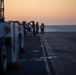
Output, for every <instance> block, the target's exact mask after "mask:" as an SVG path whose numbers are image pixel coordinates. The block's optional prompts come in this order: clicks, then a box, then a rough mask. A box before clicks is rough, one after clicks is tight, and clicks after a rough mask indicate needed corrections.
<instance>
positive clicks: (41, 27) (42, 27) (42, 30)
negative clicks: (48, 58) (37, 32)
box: [40, 23, 45, 34]
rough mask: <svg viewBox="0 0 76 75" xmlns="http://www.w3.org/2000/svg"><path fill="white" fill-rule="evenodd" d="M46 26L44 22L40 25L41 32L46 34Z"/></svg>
mask: <svg viewBox="0 0 76 75" xmlns="http://www.w3.org/2000/svg"><path fill="white" fill-rule="evenodd" d="M44 28H45V26H44V23H41V25H40V29H41V34H44Z"/></svg>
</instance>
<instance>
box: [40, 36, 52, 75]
mask: <svg viewBox="0 0 76 75" xmlns="http://www.w3.org/2000/svg"><path fill="white" fill-rule="evenodd" d="M40 41H41V46H42V51H43V56H44V57H43V58H44V62H45V67H46V71H47V74H48V75H51V72H50V68H49V64H48V61H47V57H46V54H45V49H44V45H43V41H42V37H41V36H40Z"/></svg>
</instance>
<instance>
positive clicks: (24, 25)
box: [22, 21, 27, 35]
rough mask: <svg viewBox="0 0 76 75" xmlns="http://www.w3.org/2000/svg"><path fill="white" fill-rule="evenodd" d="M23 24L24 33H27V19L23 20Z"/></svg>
mask: <svg viewBox="0 0 76 75" xmlns="http://www.w3.org/2000/svg"><path fill="white" fill-rule="evenodd" d="M22 25H23V28H24V35H26V34H27V32H26V27H27V23H26V21H23V22H22Z"/></svg>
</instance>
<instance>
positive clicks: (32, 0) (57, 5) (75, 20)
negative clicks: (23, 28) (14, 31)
mask: <svg viewBox="0 0 76 75" xmlns="http://www.w3.org/2000/svg"><path fill="white" fill-rule="evenodd" d="M5 20H6V21H8V20H19V21H23V20H26V21H31V20H34V21H39V22H40V23H41V22H44V23H45V24H50V25H51V24H76V0H5Z"/></svg>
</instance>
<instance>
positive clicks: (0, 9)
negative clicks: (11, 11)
mask: <svg viewBox="0 0 76 75" xmlns="http://www.w3.org/2000/svg"><path fill="white" fill-rule="evenodd" d="M0 22H4V0H0Z"/></svg>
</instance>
